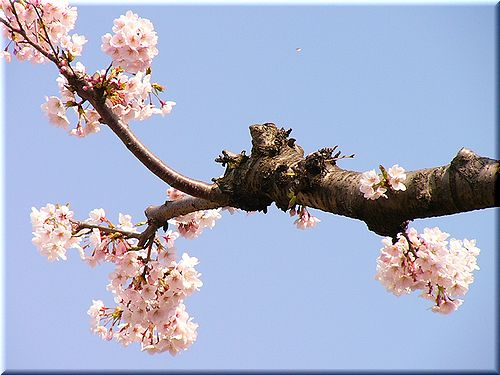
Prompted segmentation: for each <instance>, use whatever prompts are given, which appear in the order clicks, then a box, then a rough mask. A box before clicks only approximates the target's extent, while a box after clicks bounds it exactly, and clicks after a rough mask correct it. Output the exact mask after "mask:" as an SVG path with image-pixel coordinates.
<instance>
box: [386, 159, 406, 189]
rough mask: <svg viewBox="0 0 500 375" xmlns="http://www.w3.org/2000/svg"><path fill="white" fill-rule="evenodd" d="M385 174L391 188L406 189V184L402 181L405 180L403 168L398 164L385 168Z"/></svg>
mask: <svg viewBox="0 0 500 375" xmlns="http://www.w3.org/2000/svg"><path fill="white" fill-rule="evenodd" d="M387 174H388V177H389V185H390V187H391V188H392V190H401V191H405V190H406V186H405V184H403V181H405V180H406V173H405V170H404V168H402V167H400V166H399V165H398V164H395V165H393V166H392V167H391V168H389V169H388V170H387Z"/></svg>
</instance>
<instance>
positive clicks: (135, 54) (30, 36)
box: [0, 0, 176, 137]
mask: <svg viewBox="0 0 500 375" xmlns="http://www.w3.org/2000/svg"><path fill="white" fill-rule="evenodd" d="M0 4H1V10H2V12H3V16H4V17H5V21H6V23H7V25H4V24H3V23H1V24H0V25H1V27H2V31H3V33H4V35H5V36H6V38H7V39H8V40H9V44H8V46H7V48H5V50H4V51H3V52H2V53H1V54H0V57H3V58H4V59H5V60H6V61H10V60H11V59H12V54H11V52H9V50H12V53H13V55H14V56H16V57H17V58H18V59H19V60H30V61H32V62H38V63H42V62H45V61H47V57H46V56H44V53H46V54H47V55H49V57H51V59H53V61H54V62H55V63H56V64H57V66H58V68H59V69H60V73H61V74H60V76H59V77H58V78H57V83H58V86H59V90H60V97H57V96H50V97H46V101H45V103H43V104H42V105H41V108H42V110H43V112H44V113H45V114H46V115H47V117H48V119H49V121H50V122H51V123H52V124H54V125H56V126H58V127H61V128H64V129H67V127H68V125H69V124H70V120H69V118H68V113H67V111H68V110H70V111H74V112H75V114H76V116H77V118H78V121H77V123H76V127H75V128H74V129H71V130H70V131H69V133H70V134H71V135H74V136H78V137H85V136H87V135H89V134H92V133H96V132H98V131H99V130H100V124H101V123H100V121H101V116H100V115H99V114H98V112H97V111H96V110H95V109H94V108H92V106H91V105H90V104H89V103H88V101H87V100H86V99H83V98H79V97H78V96H77V94H76V91H77V88H75V87H72V86H71V85H70V84H69V82H68V79H67V77H68V76H76V77H78V79H79V82H85V85H84V86H83V87H82V88H81V89H83V91H89V90H94V89H96V90H98V91H99V92H102V93H104V97H105V99H106V104H107V105H108V106H109V107H111V108H112V110H113V112H114V113H115V114H116V115H117V116H118V117H119V118H120V119H121V120H122V121H124V122H126V123H128V122H129V121H131V120H137V121H143V120H145V119H147V118H149V117H151V116H152V115H157V114H159V115H162V116H164V115H166V114H169V113H170V112H171V111H172V109H173V107H174V106H175V105H176V103H175V102H173V101H165V100H163V99H161V98H160V96H159V94H160V93H161V92H163V91H164V90H165V88H164V87H163V86H162V85H160V84H158V83H155V82H151V69H150V65H151V62H152V59H153V58H154V57H155V56H156V55H157V54H158V50H157V49H156V44H157V40H158V37H157V35H156V32H155V31H154V27H153V24H152V23H151V21H149V20H147V19H144V18H141V17H139V16H138V15H137V14H134V13H132V12H131V11H128V12H127V13H126V14H125V15H122V16H120V18H118V19H116V20H115V21H114V26H113V31H114V32H115V34H114V35H113V36H111V34H106V35H104V36H103V45H102V48H103V50H104V52H106V53H108V54H110V55H111V57H112V58H113V65H114V68H112V69H107V70H99V71H97V72H95V73H94V74H92V75H90V74H87V73H86V68H85V66H84V65H83V64H81V63H80V62H77V63H76V64H75V65H74V66H72V65H71V63H72V62H73V60H74V58H75V57H76V56H79V55H80V54H81V52H82V47H83V45H84V44H85V43H86V42H87V40H86V38H85V37H84V36H81V35H78V34H73V35H69V34H68V33H69V31H70V30H72V29H73V28H74V25H75V21H76V17H77V10H76V8H75V7H70V6H69V4H68V1H67V0H58V1H55V0H46V1H39V0H31V1H15V2H11V1H9V0H0ZM12 4H13V5H12ZM30 43H32V44H30ZM36 47H38V48H36ZM41 51H42V52H41ZM43 52H44V53H43ZM155 98H156V101H157V102H156V103H154V100H155Z"/></svg>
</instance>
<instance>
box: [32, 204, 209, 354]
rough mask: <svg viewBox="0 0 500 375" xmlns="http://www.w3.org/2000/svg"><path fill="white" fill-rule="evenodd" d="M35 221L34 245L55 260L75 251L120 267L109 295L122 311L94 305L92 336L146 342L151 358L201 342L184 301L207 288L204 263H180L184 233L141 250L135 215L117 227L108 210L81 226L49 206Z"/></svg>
mask: <svg viewBox="0 0 500 375" xmlns="http://www.w3.org/2000/svg"><path fill="white" fill-rule="evenodd" d="M31 222H32V224H33V234H34V238H33V243H34V244H35V245H36V246H37V247H38V248H39V249H40V252H41V254H42V255H44V256H47V257H48V259H49V260H51V261H53V260H56V259H57V260H59V259H66V250H67V249H69V248H71V247H74V248H77V249H78V250H79V252H80V256H81V257H82V259H84V260H85V261H86V262H87V263H88V264H89V265H91V266H95V265H97V264H99V263H102V262H108V263H112V264H114V265H115V270H114V271H113V272H112V273H111V274H110V275H109V281H110V283H109V285H108V290H110V291H111V292H112V293H113V295H114V301H115V303H116V306H114V307H106V306H105V305H104V303H103V302H102V301H101V300H97V301H93V304H92V306H91V307H90V309H89V311H88V314H89V315H90V317H91V330H92V332H94V333H95V334H98V335H100V336H101V338H103V339H105V340H111V339H115V340H116V341H118V342H119V343H121V344H123V345H125V346H127V345H129V344H130V343H133V342H137V343H140V344H141V347H142V350H144V351H147V352H149V353H151V354H153V353H160V352H165V351H168V352H170V353H171V354H172V355H175V354H177V353H178V352H179V351H181V350H185V349H187V348H188V347H189V346H190V345H191V344H192V343H193V342H194V341H196V337H197V333H196V329H197V327H198V325H197V324H195V323H193V321H192V318H191V317H190V316H189V314H188V313H187V312H186V307H185V305H184V299H185V298H186V297H188V296H190V295H191V294H193V293H194V292H195V291H198V290H199V289H200V288H201V286H202V285H203V283H202V282H201V280H200V276H201V275H200V273H198V272H197V271H196V269H195V266H196V265H197V264H198V259H196V258H194V257H190V256H189V255H188V254H186V253H184V254H183V255H182V257H181V260H180V261H176V255H175V247H174V243H175V240H176V239H177V238H178V237H179V233H178V232H172V231H168V232H167V233H166V234H165V235H164V236H163V237H161V238H156V240H155V242H154V243H153V244H152V245H151V246H150V247H148V248H146V249H140V248H137V242H138V239H137V237H138V235H137V229H136V226H135V225H134V224H133V223H132V218H131V216H130V215H124V214H119V218H118V224H117V225H115V224H113V223H112V222H110V221H109V219H108V218H107V217H106V213H105V211H104V210H103V209H102V208H99V209H95V210H92V211H91V212H90V214H89V217H88V218H87V219H86V220H85V221H82V222H79V221H75V220H73V212H72V211H70V210H69V208H68V207H67V206H55V205H52V204H48V205H47V206H45V207H43V208H41V209H40V210H37V209H36V208H32V213H31Z"/></svg>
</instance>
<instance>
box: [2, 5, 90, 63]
mask: <svg viewBox="0 0 500 375" xmlns="http://www.w3.org/2000/svg"><path fill="white" fill-rule="evenodd" d="M0 4H1V10H2V12H3V16H4V17H5V20H6V21H7V22H8V23H9V25H10V26H11V28H9V27H7V26H6V25H4V24H1V28H2V32H3V35H4V36H5V37H6V38H7V39H8V40H9V41H10V43H9V45H8V46H7V48H5V50H4V52H3V53H2V57H4V58H5V59H6V60H7V61H10V60H11V58H12V54H13V55H14V56H15V57H16V58H17V59H18V60H21V61H31V62H33V63H44V62H46V61H47V58H46V56H44V54H43V53H42V52H40V51H39V50H37V49H36V48H35V47H34V46H33V45H31V44H29V42H28V41H31V42H33V43H36V44H37V45H38V46H39V47H40V49H42V50H43V51H45V52H46V53H48V54H51V55H52V56H54V57H55V58H60V57H64V58H66V59H69V60H72V59H73V58H74V57H75V56H79V55H81V52H82V48H83V45H84V44H85V43H86V42H87V39H86V38H85V37H84V36H82V35H78V34H73V35H69V34H68V33H69V32H70V31H71V30H72V29H73V28H74V26H75V22H76V18H77V9H76V8H75V7H70V6H69V3H68V1H67V0H45V1H39V0H27V1H15V2H11V1H10V0H1V3H0ZM21 31H22V32H24V33H25V35H23V34H22V33H21ZM11 46H12V47H11ZM9 49H11V50H12V53H11V52H9Z"/></svg>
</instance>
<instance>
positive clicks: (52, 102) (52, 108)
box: [41, 96, 69, 129]
mask: <svg viewBox="0 0 500 375" xmlns="http://www.w3.org/2000/svg"><path fill="white" fill-rule="evenodd" d="M45 100H46V102H45V103H44V104H42V105H41V108H42V110H43V112H45V114H46V115H47V117H48V118H49V121H50V122H51V123H52V124H54V125H56V126H58V127H61V128H64V129H66V128H67V127H68V125H69V120H68V118H67V117H66V108H65V107H64V104H63V103H62V102H61V99H59V98H58V97H56V96H51V97H45Z"/></svg>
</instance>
